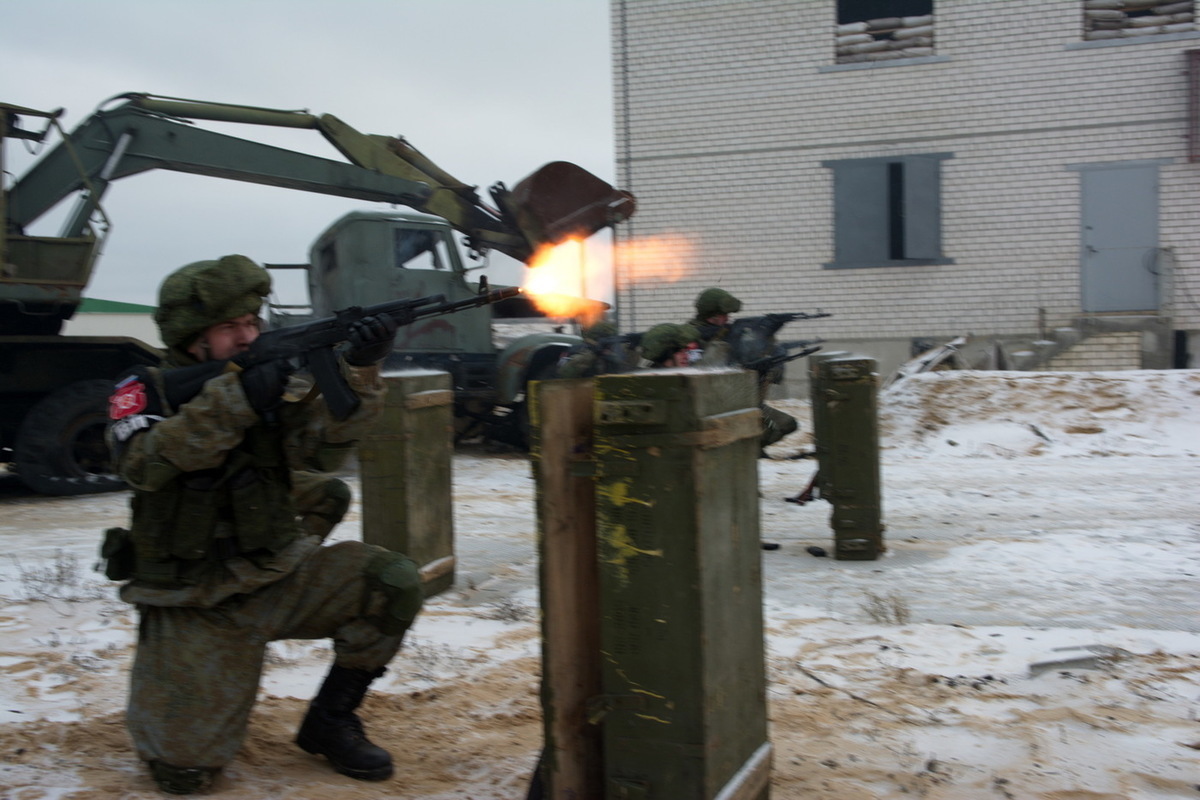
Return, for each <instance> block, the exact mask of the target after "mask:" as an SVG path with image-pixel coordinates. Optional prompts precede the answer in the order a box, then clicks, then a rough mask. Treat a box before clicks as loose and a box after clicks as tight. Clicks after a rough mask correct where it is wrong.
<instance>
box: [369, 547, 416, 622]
mask: <svg viewBox="0 0 1200 800" xmlns="http://www.w3.org/2000/svg"><path fill="white" fill-rule="evenodd" d="M377 550H378V552H377V553H376V554H375V555H374V556H372V557H371V560H370V561H368V562H367V568H366V572H365V576H366V589H367V593H368V597H367V608H372V607H374V605H373V604H372V603H371V602H370V600H371V598H370V594H372V593H374V592H379V593H380V594H382V595H383V597H384V603H383V607H382V610H381V612H380V613H379V614H376V615H373V616H371V617H369V619H370V621H371V622H372V623H374V624H375V626H376V627H378V628H379V629H380V630H381V631H383V632H384V633H386V634H388V635H390V636H394V635H397V634H400V633H403V632H404V631H406V630H408V627H409V626H410V625H412V622H413V620H414V619H416V617H417V612H418V611H420V610H421V604H422V599H423V592H422V589H421V572H420V570H419V569H418V568H417V564H416V562H415V561H413V560H412V559H411V558H409V557H408V556H405V555H401V554H400V553H393V552H392V551H390V550H384V549H383V548H382V547H380V548H377Z"/></svg>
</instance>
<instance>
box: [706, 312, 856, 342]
mask: <svg viewBox="0 0 1200 800" xmlns="http://www.w3.org/2000/svg"><path fill="white" fill-rule="evenodd" d="M831 316H833V315H832V314H830V313H829V312H828V311H817V312H816V313H813V314H809V313H808V312H806V311H792V312H787V313H784V314H763V315H761V316H757V317H739V318H738V319H735V320H734V321H733V326H732V327H731V328H730V331H729V338H730V340H731V341H737V340H738V339H741V338H742V337H744V336H747V335H753V336H756V337H761V338H763V339H767V338H770V337H772V336H774V335H775V334H776V333H778V332H779V329H780V328H782V327H783V326H784V325H786V324H788V323H789V322H798V321H800V320H806V319H820V318H821V317H831Z"/></svg>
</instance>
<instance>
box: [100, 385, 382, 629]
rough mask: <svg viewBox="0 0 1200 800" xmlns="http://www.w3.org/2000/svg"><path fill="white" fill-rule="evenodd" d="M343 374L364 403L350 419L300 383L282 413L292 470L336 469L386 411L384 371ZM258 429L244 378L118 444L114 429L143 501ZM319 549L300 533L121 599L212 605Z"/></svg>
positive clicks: (135, 586)
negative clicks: (189, 578)
mask: <svg viewBox="0 0 1200 800" xmlns="http://www.w3.org/2000/svg"><path fill="white" fill-rule="evenodd" d="M342 371H343V374H344V376H345V377H346V381H347V383H348V384H349V385H350V388H351V389H353V390H354V391H355V393H356V394H358V396H359V398H360V399H361V401H362V402H361V405H360V406H359V407H358V409H357V410H355V411H354V413H352V414H351V415H350V416H349V417H348V418H347V419H345V420H336V419H334V418H333V417H332V415H330V413H329V411H328V409H327V407H326V405H325V402H324V400H323V399H322V398H321V397H319V396H316V397H311V396H309V390H310V389H311V388H312V387H311V383H309V382H307V381H305V380H302V379H300V378H296V377H293V378H292V380H291V382H290V384H289V386H288V390H287V393H286V394H285V403H284V406H283V408H282V409H281V410H280V414H279V418H280V429H281V430H280V435H281V436H282V444H283V452H284V456H285V458H286V461H287V467H288V468H289V469H290V470H317V471H327V470H331V469H336V468H337V467H338V466H340V464H341V462H342V460H343V459H344V457H345V454H346V453H347V452H348V450H349V449H350V448H351V447H352V446H353V444H354V443H355V441H356V440H357V439H358V438H359V437H361V436H362V435H363V434H364V433H365V432H366V431H367V430H368V429H369V427H370V426H371V424H372V423H373V422H374V421H375V420H376V418H377V417H378V415H379V413H380V412H381V410H382V408H383V400H384V394H385V391H386V389H385V386H384V384H383V381H382V379H381V378H380V374H379V368H378V367H377V366H368V367H355V366H350V365H347V364H345V363H344V362H343V363H342ZM147 380H148V381H155V382H159V381H161V371H160V370H157V369H150V370H147ZM160 388H161V385H160ZM257 426H260V420H259V416H258V414H257V413H256V412H255V411H254V410H253V409H252V408H251V407H250V404H249V402H248V401H247V399H246V395H245V392H244V391H243V390H242V387H241V382H240V381H239V380H238V377H237V375H236V374H233V373H224V374H221V375H219V376H217V377H215V378H213V379H211V380H209V381H208V382H207V383H206V384H205V385H204V388H203V389H202V390H201V391H200V393H199V394H197V395H196V396H195V397H193V398H192V399H191V400H189V401H188V402H186V403H184V404H182V405H181V406H180V407H179V408H176V409H165V410H164V413H163V414H162V416H161V417H160V418H157V419H153V420H149V421H147V422H146V423H144V427H140V429H139V430H138V431H137V432H136V433H133V434H132V435H129V436H128V438H127V439H126V440H125V441H120V442H118V441H115V440H114V434H113V429H112V427H111V426H110V429H109V441H110V445H112V446H113V450H114V453H115V454H116V463H117V471H118V473H119V474H120V475H121V477H122V478H123V479H124V480H125V481H126V482H128V483H129V485H130V487H132V488H133V489H134V491H135V495H136V494H138V493H153V492H155V491H160V490H164V489H165V488H167V487H168V486H169V485H170V484H172V482H173V481H175V480H176V478H178V477H179V476H180V475H183V474H185V473H194V472H199V471H202V470H210V469H215V468H220V467H222V466H223V465H224V464H225V462H226V460H227V459H228V458H229V457H230V456H231V454H232V453H233V452H234V450H235V448H237V447H238V446H239V445H240V444H241V443H242V442H243V440H244V439H245V438H246V436H247V434H249V433H250V432H251V431H252V429H254V428H256V427H257ZM297 534H299V529H298V528H297ZM319 546H320V540H319V539H318V538H316V537H306V536H299V535H297V538H295V539H294V540H293V541H291V542H290V543H289V544H287V545H286V546H285V547H283V548H282V549H281V550H279V551H277V552H274V553H273V554H271V555H270V556H269V557H266V558H263V557H258V558H247V557H240V556H237V557H232V558H228V559H226V560H223V561H221V562H220V566H219V568H217V569H213V570H210V571H208V572H207V573H205V574H204V576H203V578H202V580H200V581H198V582H194V583H192V584H191V585H187V586H182V587H178V588H164V587H159V586H155V585H153V584H148V583H145V582H143V581H138V580H134V581H131V582H130V583H127V584H126V585H125V586H123V587H122V589H121V597H122V598H123V599H124V600H126V601H127V602H130V603H135V604H146V605H156V606H200V607H211V606H213V605H216V604H217V603H219V602H221V601H222V600H224V599H226V598H228V597H230V596H232V595H234V594H242V593H248V592H251V591H253V590H254V589H257V588H259V587H261V586H265V585H267V584H269V583H273V582H274V581H277V580H279V579H280V578H282V577H284V576H285V575H287V574H289V573H290V572H291V571H292V570H293V569H294V568H295V566H296V564H298V563H299V562H300V561H301V560H302V559H303V558H304V557H305V556H307V555H308V554H309V553H311V552H312V551H313V550H314V549H315V548H316V547H319Z"/></svg>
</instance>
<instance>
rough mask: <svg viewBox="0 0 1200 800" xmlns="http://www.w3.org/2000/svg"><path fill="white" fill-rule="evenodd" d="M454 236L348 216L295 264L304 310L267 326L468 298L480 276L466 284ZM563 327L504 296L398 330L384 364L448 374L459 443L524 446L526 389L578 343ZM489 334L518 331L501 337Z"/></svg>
mask: <svg viewBox="0 0 1200 800" xmlns="http://www.w3.org/2000/svg"><path fill="white" fill-rule="evenodd" d="M454 233H455V231H454V228H453V227H451V226H450V224H449V223H447V221H446V220H444V219H442V218H441V217H436V216H432V215H430V214H424V213H421V212H416V211H391V212H368V211H354V212H351V213H348V214H346V215H344V216H342V217H341V218H339V219H338V220H337V221H335V222H334V223H333V224H332V225H330V226H329V227H328V228H326V229H325V231H324V232H323V233H322V234H321V235H320V236H319V237H318V238H317V240H316V241H315V242H314V243H313V245H312V248H311V249H310V251H309V263H308V264H307V265H302V266H303V267H304V268H305V269H306V271H307V276H306V277H307V280H306V284H307V288H308V306H307V307H306V308H296V307H294V306H285V305H282V304H272V305H271V306H270V310H269V323H270V324H271V325H272V326H273V327H275V326H281V325H287V324H294V323H296V322H300V321H304V320H306V319H310V318H320V317H328V316H332V315H334V314H335V313H336V312H337V311H338V310H339V309H343V308H348V307H350V306H368V305H371V304H373V303H380V302H384V301H386V300H392V299H404V298H417V297H426V296H429V295H443V296H444V297H445V299H446V300H447V301H449V302H454V301H457V300H464V299H467V298H471V297H474V296H476V295H477V294H478V293H479V291H480V288H481V283H482V284H483V285H485V286H486V278H481V279H479V280H471V279H470V275H469V272H470V268H469V267H468V266H467V264H466V263H465V262H464V259H463V256H462V253H461V251H460V249H459V247H458V244H457V243H456V242H455V238H454ZM267 266H268V268H272V267H277V268H282V267H284V266H290V265H271V264H268V265H267ZM493 288H495V287H493ZM568 325H573V323H571V322H567V321H558V320H552V319H549V318H547V317H546V316H545V315H544V314H542V313H541V312H539V311H538V310H537V308H536V307H535V306H534V305H533V303H532V302H530V300H529V299H528V298H527V297H525V296H518V297H514V298H509V299H507V300H503V301H501V302H499V303H494V304H489V305H485V306H480V307H479V308H468V309H465V310H463V311H459V312H456V313H454V314H449V315H446V316H439V317H431V318H426V319H421V320H418V321H417V322H415V323H414V324H412V325H408V326H405V327H402V328H401V329H400V330H399V331H398V332H397V334H396V345H395V350H394V351H393V353H392V355H391V356H389V357H388V359H387V360H386V362H385V363H384V366H385V368H386V369H389V370H399V369H435V370H441V371H445V372H448V373H450V376H451V381H452V385H453V387H454V395H455V418H456V423H457V430H458V434H459V436H460V437H462V436H467V435H470V434H471V433H473V432H479V433H485V434H487V435H489V436H491V437H493V438H497V439H501V440H504V441H509V442H512V443H514V444H523V439H524V431H523V428H524V425H523V420H524V419H525V418H526V415H525V409H524V392H525V385H526V383H527V382H528V381H529V380H536V379H537V378H538V377H541V376H544V375H545V374H547V373H548V372H549V370H550V368H551V367H552V366H553V365H554V364H555V363H557V361H558V359H559V357H560V356H561V355H562V354H563V353H564V352H566V351H567V350H568V349H570V348H571V347H572V346H574V345H576V344H579V343H580V342H581V341H582V340H581V339H580V338H579V337H578V336H577V335H575V334H573V333H568V332H567V327H568ZM498 328H500V329H504V328H512V329H518V330H523V331H524V333H523V334H522V335H519V336H516V337H506V336H505V335H504V332H503V331H501V330H498ZM514 412H515V413H514Z"/></svg>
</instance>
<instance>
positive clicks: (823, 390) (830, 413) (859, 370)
mask: <svg viewBox="0 0 1200 800" xmlns="http://www.w3.org/2000/svg"><path fill="white" fill-rule="evenodd" d="M808 369H809V386H810V387H811V396H812V420H813V436H814V438H815V439H816V442H817V444H816V452H817V462H818V468H817V482H816V486H817V489H818V490H819V492H820V495H821V497H822V498H824V499H825V500H827V501H829V503H830V504H831V505H832V506H833V510H832V511H831V512H830V515H829V525H830V527H831V528H832V529H833V549H834V557H835V558H838V559H841V560H843V561H873V560H875V559H877V558H879V556H880V555H881V554H882V553H883V552H884V551H885V549H886V548H885V546H884V542H883V531H884V526H883V508H882V500H881V490H880V484H881V481H880V469H879V375H878V373H877V366H876V363H875V360H874V359H872V358H867V357H866V356H861V355H855V354H852V353H841V352H830V353H816V354H814V355H812V356H809V359H808Z"/></svg>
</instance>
